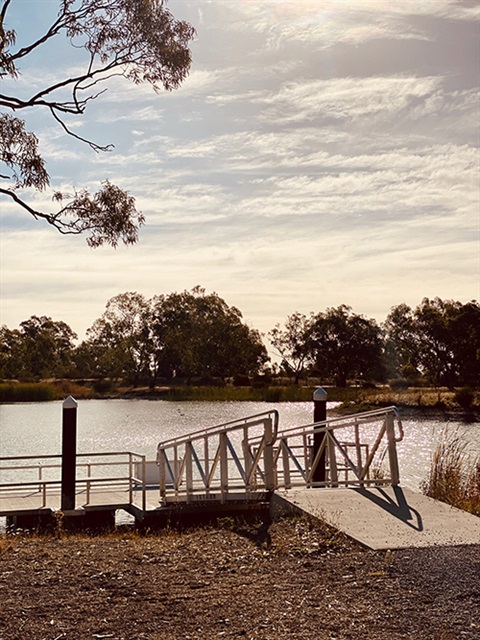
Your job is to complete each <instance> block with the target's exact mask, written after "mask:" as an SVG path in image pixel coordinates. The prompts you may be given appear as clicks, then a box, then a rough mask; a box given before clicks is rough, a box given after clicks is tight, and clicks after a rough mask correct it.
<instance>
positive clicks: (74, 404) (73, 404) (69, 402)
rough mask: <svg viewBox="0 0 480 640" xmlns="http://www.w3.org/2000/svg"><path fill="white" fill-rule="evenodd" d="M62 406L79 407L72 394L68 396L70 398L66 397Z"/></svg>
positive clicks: (65, 407)
mask: <svg viewBox="0 0 480 640" xmlns="http://www.w3.org/2000/svg"><path fill="white" fill-rule="evenodd" d="M62 406H63V408H64V409H76V408H77V407H78V402H77V401H76V400H75V398H72V396H68V398H65V400H64V401H63V405H62Z"/></svg>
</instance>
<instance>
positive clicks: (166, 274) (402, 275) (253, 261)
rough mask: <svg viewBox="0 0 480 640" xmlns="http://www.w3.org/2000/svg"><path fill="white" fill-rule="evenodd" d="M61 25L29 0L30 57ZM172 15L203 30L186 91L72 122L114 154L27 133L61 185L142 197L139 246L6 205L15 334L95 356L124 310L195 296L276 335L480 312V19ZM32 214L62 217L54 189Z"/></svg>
mask: <svg viewBox="0 0 480 640" xmlns="http://www.w3.org/2000/svg"><path fill="white" fill-rule="evenodd" d="M57 7H58V3H57V2H56V0H35V1H32V0H14V1H13V4H12V7H11V11H10V12H9V17H10V25H11V26H13V27H14V28H16V29H17V35H18V38H19V42H24V41H25V42H26V41H28V39H29V38H31V37H32V36H33V35H35V34H38V33H39V31H41V30H42V29H44V27H45V25H46V24H47V22H48V20H49V19H50V18H51V17H52V15H55V12H56V9H57ZM168 7H169V9H170V11H171V12H172V13H173V15H174V16H175V17H176V18H179V19H184V20H187V21H188V22H190V23H191V24H192V25H193V26H194V27H195V29H196V30H197V35H196V38H195V40H194V42H193V44H192V47H191V50H192V56H193V64H192V68H191V71H190V75H189V77H188V78H187V80H186V81H185V82H184V83H183V85H182V86H181V88H180V89H178V90H176V91H173V92H170V93H167V92H160V93H157V94H156V93H155V92H153V91H152V89H151V87H150V86H149V85H139V86H134V85H132V84H129V83H127V82H125V81H121V80H117V79H113V80H112V81H110V82H109V83H108V91H107V92H105V93H104V94H102V95H101V96H99V97H98V98H97V100H96V101H94V102H92V103H90V105H89V108H88V109H87V112H86V114H85V115H84V116H83V117H81V118H80V117H75V118H72V119H70V120H69V121H68V123H69V126H70V127H71V128H72V129H73V130H74V131H75V132H76V133H78V134H79V135H82V136H84V137H88V138H89V139H93V140H94V141H95V142H97V143H98V144H109V143H112V144H113V145H115V148H114V149H112V150H111V151H110V152H109V153H95V152H94V151H92V150H91V149H90V148H89V147H88V146H87V145H85V144H83V143H81V142H79V141H77V140H75V139H73V138H71V137H69V136H68V135H66V134H65V133H64V132H63V130H62V129H61V128H60V127H59V126H58V124H57V123H55V122H54V121H53V120H52V119H51V117H49V115H48V113H45V112H42V111H41V110H40V111H36V112H32V113H28V114H27V113H21V114H20V113H17V114H16V115H18V116H19V117H22V118H24V119H25V121H26V124H27V128H29V129H30V130H33V131H35V133H36V135H37V137H38V139H39V143H40V150H41V152H42V153H43V155H44V157H45V159H46V162H47V169H48V171H49V173H50V177H51V182H52V187H53V188H55V189H61V190H64V191H72V189H73V188H76V189H80V188H82V187H87V188H88V189H90V190H91V191H92V192H94V191H95V190H97V189H98V188H99V186H100V183H101V182H102V181H103V180H106V179H109V180H110V181H112V182H114V183H115V184H118V185H119V186H120V187H122V188H124V189H127V190H128V192H129V193H130V194H132V195H134V196H135V198H136V201H137V208H138V209H139V210H141V211H142V213H143V214H144V215H145V217H146V224H145V226H144V227H142V229H141V231H140V240H139V242H138V243H137V244H136V245H134V246H131V247H124V246H119V247H118V248H117V249H116V250H114V249H112V248H111V247H101V248H99V249H90V248H89V247H88V246H87V244H86V243H85V239H84V238H82V237H81V236H80V237H73V236H62V235H60V234H58V232H56V231H55V230H54V229H53V228H51V227H49V226H48V225H47V224H44V223H43V222H41V221H34V220H33V219H32V218H31V217H30V216H29V215H28V214H27V213H26V212H24V211H23V210H21V209H18V208H16V207H15V206H14V205H13V203H10V202H9V201H7V200H3V199H0V214H1V217H0V221H1V239H0V260H1V263H0V268H1V272H0V287H1V289H0V291H1V309H0V311H1V315H0V323H2V324H6V325H7V326H9V327H10V328H15V327H17V326H18V324H19V323H20V322H21V321H23V320H25V319H27V318H29V317H30V316H31V315H47V316H50V317H52V318H53V319H54V320H63V321H64V322H67V323H68V324H69V325H70V326H71V327H72V329H73V330H74V331H75V332H77V333H78V334H79V336H80V338H83V337H84V336H85V332H86V330H87V329H88V327H90V326H91V325H92V324H93V322H94V321H95V320H96V319H97V318H99V317H100V316H101V315H102V313H103V312H104V310H105V305H106V302H107V301H108V300H109V299H110V298H112V297H113V296H115V295H117V294H119V293H123V292H126V291H137V292H139V293H142V294H144V295H145V296H146V297H151V296H153V295H156V294H162V293H163V294H168V293H170V292H173V291H183V290H185V289H191V288H192V287H194V286H196V285H201V286H202V287H204V288H205V289H206V290H207V291H208V292H211V291H216V292H217V293H218V294H219V295H220V296H221V297H222V298H224V299H225V301H226V302H227V303H228V304H229V305H234V306H236V307H238V308H239V309H240V310H241V311H242V313H243V317H244V320H245V321H246V322H247V323H248V324H249V325H250V326H252V327H254V328H256V329H258V330H260V331H261V332H264V333H266V332H268V331H269V330H270V329H272V328H273V327H274V325H275V324H276V323H281V324H282V323H283V322H284V321H285V319H286V318H287V316H288V315H290V314H292V313H294V312H295V311H299V312H302V313H305V314H309V313H310V312H315V313H317V312H320V311H324V310H326V309H327V308H329V307H337V306H338V305H340V304H347V305H350V306H351V307H352V309H353V311H354V312H355V313H358V314H362V315H364V316H366V317H368V318H374V319H376V320H377V321H378V322H381V321H383V320H384V319H385V318H386V316H387V315H388V313H389V311H390V309H391V308H392V307H393V306H395V305H397V304H400V303H402V302H405V303H407V304H408V305H410V306H412V307H415V306H416V305H417V304H419V303H420V302H421V300H422V298H424V297H429V298H434V297H436V296H439V297H440V298H443V299H454V300H459V301H461V302H467V301H469V300H472V299H477V300H478V299H480V187H479V184H480V155H479V132H480V125H479V123H480V102H479V92H478V90H479V76H480V44H479V42H480V20H479V18H480V5H479V3H478V2H477V1H475V2H471V1H465V2H462V1H460V0H458V1H455V0H423V1H422V2H418V0H402V2H392V1H391V0H170V2H169V3H168ZM7 24H8V23H7ZM80 64H81V60H80V58H79V57H78V51H75V50H72V49H71V47H68V46H67V45H66V43H64V42H62V41H58V42H56V43H55V47H54V48H52V47H45V50H44V51H43V50H42V51H40V52H39V53H38V54H37V55H35V56H33V55H32V56H31V57H30V59H29V60H27V59H25V61H24V63H23V65H22V66H21V67H20V71H21V76H20V77H19V79H18V80H17V81H15V82H14V83H13V82H11V81H4V83H3V84H4V87H3V88H2V89H0V91H5V93H13V92H14V91H16V92H17V94H21V95H27V94H29V93H31V92H32V91H34V90H35V89H36V88H37V87H38V88H40V87H43V86H45V83H46V82H50V81H52V80H55V79H58V78H63V77H64V76H65V74H66V73H69V72H72V70H73V69H74V68H75V67H76V65H80ZM6 89H8V91H7V90H6ZM0 173H3V171H0ZM28 195H29V202H31V203H32V204H34V205H35V206H37V207H43V208H44V209H46V210H52V207H53V205H52V201H51V192H49V191H47V192H42V193H33V192H32V193H30V194H28Z"/></svg>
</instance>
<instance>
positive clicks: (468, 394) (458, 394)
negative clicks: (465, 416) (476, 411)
mask: <svg viewBox="0 0 480 640" xmlns="http://www.w3.org/2000/svg"><path fill="white" fill-rule="evenodd" d="M474 400H475V393H474V392H473V391H472V389H467V388H463V389H458V390H457V391H455V402H456V403H457V404H458V405H459V406H460V407H462V409H465V411H468V410H469V409H471V408H472V405H473V401H474Z"/></svg>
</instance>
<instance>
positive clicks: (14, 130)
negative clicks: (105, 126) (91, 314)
mask: <svg viewBox="0 0 480 640" xmlns="http://www.w3.org/2000/svg"><path fill="white" fill-rule="evenodd" d="M18 1H19V0H0V78H7V79H9V80H11V81H13V80H16V79H18V77H19V75H20V73H21V69H22V64H24V63H25V62H26V61H27V60H28V59H29V58H30V57H32V56H35V54H36V53H37V52H38V51H39V50H40V49H42V48H44V47H45V46H46V45H47V44H49V43H51V42H55V41H57V40H58V39H60V38H64V39H66V40H67V42H69V43H70V44H71V46H72V47H74V48H75V49H76V50H77V51H80V52H83V54H84V57H83V68H82V69H81V70H79V69H77V68H75V69H74V70H72V72H71V73H68V72H63V70H62V69H58V67H57V78H56V79H55V80H54V81H52V82H50V83H46V85H45V86H44V87H43V88H42V89H41V90H39V91H35V92H33V93H32V94H31V95H28V96H27V97H22V96H20V95H10V94H7V93H3V92H2V93H0V108H2V109H3V110H4V111H3V112H0V163H1V164H0V179H1V180H4V181H5V182H3V186H0V194H1V195H2V196H4V197H6V198H9V199H10V200H11V201H13V202H15V203H16V204H17V205H18V206H19V207H20V208H22V209H23V210H24V211H26V212H27V213H29V214H30V215H32V216H33V217H34V218H36V219H42V220H45V221H46V222H47V223H49V224H50V225H52V226H53V227H55V228H56V229H57V230H58V231H60V233H64V234H80V233H87V234H88V235H87V243H88V244H89V245H90V246H92V247H97V246H100V245H102V244H104V243H106V244H110V245H112V246H114V247H115V246H116V245H117V244H118V242H119V241H122V242H124V243H125V244H132V243H135V242H136V241H137V239H138V229H139V227H140V226H141V225H142V224H143V223H144V216H143V215H142V214H141V213H140V212H138V211H137V210H136V207H135V200H134V198H133V197H132V196H130V195H129V194H128V193H127V192H125V191H124V190H122V189H120V188H119V187H117V186H115V185H113V184H111V183H110V182H108V181H105V182H103V184H102V185H101V187H100V189H99V190H98V191H97V192H95V193H94V194H91V193H90V192H89V190H88V189H86V188H85V189H80V190H72V192H71V193H61V192H59V191H58V190H57V191H54V192H53V200H54V202H56V203H57V210H55V211H52V212H45V211H39V210H37V209H36V208H35V207H34V206H33V205H32V204H30V203H29V195H30V194H31V189H34V190H38V191H42V190H45V189H47V188H48V187H49V186H50V176H49V174H48V172H47V169H46V163H45V160H44V158H43V156H42V154H41V152H40V149H39V141H38V138H37V136H36V135H35V133H33V132H31V131H27V130H26V127H25V121H24V120H22V119H21V118H20V117H18V116H17V115H16V114H17V113H21V112H22V111H26V110H29V109H44V110H47V111H48V112H49V113H50V114H51V116H52V118H53V119H54V120H55V122H56V123H57V124H58V125H59V126H60V127H61V128H62V129H63V131H64V132H65V133H66V134H68V135H70V136H72V137H74V138H76V139H78V140H80V141H82V142H84V143H86V144H88V145H89V146H90V147H91V148H92V149H93V150H94V151H97V152H99V151H107V150H109V149H111V148H112V145H107V146H99V145H98V144H96V143H95V142H94V141H92V140H87V139H86V138H82V137H81V136H79V135H77V134H76V133H74V132H73V131H72V130H71V128H69V126H68V121H67V116H68V115H77V116H80V115H83V114H84V113H85V110H86V109H87V106H88V104H89V103H90V102H91V101H92V100H95V99H96V98H98V97H99V96H100V95H101V94H102V93H103V92H104V91H105V88H104V83H105V82H106V81H108V80H109V79H111V78H112V77H113V76H115V75H121V76H123V77H125V78H127V79H128V80H130V81H132V82H134V83H135V84H138V83H143V82H147V83H149V84H150V85H151V86H152V87H153V89H154V90H155V91H158V90H160V89H161V88H164V89H166V90H168V91H170V90H172V89H176V88H177V87H179V86H180V84H181V82H182V81H183V80H184V79H185V77H186V76H187V74H188V72H189V69H190V64H191V55H190V50H189V43H190V41H191V40H192V38H193V36H194V33H195V32H194V29H193V27H192V26H191V25H189V24H188V23H186V22H184V21H179V20H176V19H175V18H174V17H173V15H172V14H171V13H170V12H169V11H168V9H167V8H166V1H164V0H109V2H105V1H104V0H58V14H57V16H56V18H55V19H54V20H53V21H52V22H51V24H47V25H45V30H44V32H43V33H42V34H41V35H40V36H38V37H34V38H32V39H31V41H29V42H27V43H24V44H22V45H21V46H20V45H19V46H17V44H16V43H17V40H18V38H17V35H18V34H17V33H16V32H15V30H14V29H13V28H11V27H9V26H8V24H9V11H11V8H12V6H13V5H15V4H18ZM20 3H21V0H20ZM22 36H24V37H25V34H22ZM24 37H23V38H22V40H23V39H24ZM62 73H63V75H62ZM5 110H6V111H5ZM13 114H15V115H13Z"/></svg>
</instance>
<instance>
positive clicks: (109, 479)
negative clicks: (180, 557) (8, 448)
mask: <svg viewBox="0 0 480 640" xmlns="http://www.w3.org/2000/svg"><path fill="white" fill-rule="evenodd" d="M77 457H78V458H84V459H86V461H85V462H81V463H80V464H77V470H80V471H82V470H85V471H86V475H83V474H82V473H77V474H76V478H75V483H76V486H77V487H78V489H81V491H84V490H85V488H86V496H87V504H89V503H90V495H91V493H92V492H94V491H95V489H99V488H105V487H114V486H117V487H118V486H123V487H125V488H126V489H127V490H128V496H129V497H128V502H129V503H130V504H132V503H133V489H134V488H135V487H140V488H141V499H142V508H143V510H145V506H146V481H145V455H143V454H139V453H133V452H131V451H106V452H96V453H80V454H77ZM112 457H113V458H120V457H121V458H123V460H112V459H111V458H112ZM99 458H102V460H99ZM108 458H110V460H109V459H108ZM53 459H61V456H60V455H50V454H49V455H46V456H8V457H3V458H0V463H2V462H3V463H8V462H10V463H15V462H22V461H26V462H31V461H32V460H40V461H44V460H53ZM138 464H140V467H136V465H138ZM114 467H116V468H119V467H121V468H122V470H121V471H119V473H117V474H116V475H112V474H111V473H110V474H108V470H109V469H110V468H114ZM92 468H95V469H99V470H100V472H101V468H103V469H105V472H106V473H107V475H92V473H91V471H92ZM125 468H126V472H125ZM60 469H61V464H60V463H58V464H42V463H41V462H40V463H38V464H37V465H32V464H25V465H22V464H10V465H8V466H7V465H5V464H2V466H0V471H2V472H9V473H10V477H11V478H15V477H17V476H18V474H19V473H22V472H24V471H32V470H34V471H37V472H38V477H37V478H33V479H32V480H20V481H14V480H13V479H12V481H8V482H1V483H0V496H1V495H2V493H3V494H4V495H5V494H7V493H8V495H11V494H12V493H13V492H14V491H16V492H17V493H19V492H23V491H24V490H27V489H28V488H29V487H38V491H39V492H40V493H41V494H42V495H43V503H42V505H43V506H45V504H46V495H47V489H48V490H50V491H51V490H54V489H55V490H58V489H59V488H60V487H61V479H60V477H59V474H58V471H59V470H60ZM46 470H49V471H51V473H50V474H48V475H49V476H50V477H48V478H46V477H43V472H44V471H46ZM54 470H56V472H57V473H54V472H53V471H54ZM113 473H114V474H115V471H114V472H113ZM30 475H31V474H30ZM45 475H47V474H45ZM138 475H140V477H138ZM52 476H54V477H53V478H52ZM7 478H8V475H7ZM7 478H5V479H7ZM102 490H104V489H102ZM76 493H78V491H77V492H76Z"/></svg>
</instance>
